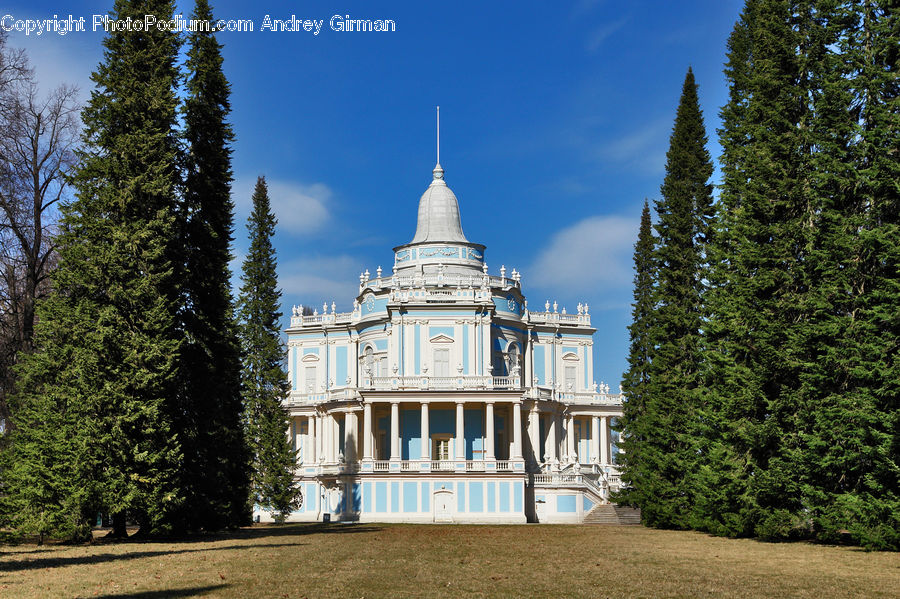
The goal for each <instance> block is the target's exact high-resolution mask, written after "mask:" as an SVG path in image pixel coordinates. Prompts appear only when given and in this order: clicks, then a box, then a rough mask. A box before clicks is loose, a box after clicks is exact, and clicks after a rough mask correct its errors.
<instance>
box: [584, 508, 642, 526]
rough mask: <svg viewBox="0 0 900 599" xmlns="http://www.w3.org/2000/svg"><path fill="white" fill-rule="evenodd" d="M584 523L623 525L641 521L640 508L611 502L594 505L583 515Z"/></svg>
mask: <svg viewBox="0 0 900 599" xmlns="http://www.w3.org/2000/svg"><path fill="white" fill-rule="evenodd" d="M583 523H584V524H610V525H615V526H623V525H630V524H640V523H641V510H639V509H635V508H632V507H624V506H618V505H614V504H611V503H601V504H599V505H595V506H594V508H593V509H592V510H591V511H590V512H588V514H587V516H585V517H584V521H583Z"/></svg>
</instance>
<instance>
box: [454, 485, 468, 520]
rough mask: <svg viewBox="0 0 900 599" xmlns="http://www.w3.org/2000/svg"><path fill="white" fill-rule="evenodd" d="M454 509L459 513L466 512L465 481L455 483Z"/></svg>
mask: <svg viewBox="0 0 900 599" xmlns="http://www.w3.org/2000/svg"><path fill="white" fill-rule="evenodd" d="M456 511H457V512H459V513H460V514H464V513H465V512H466V483H464V482H458V483H456Z"/></svg>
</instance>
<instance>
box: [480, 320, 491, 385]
mask: <svg viewBox="0 0 900 599" xmlns="http://www.w3.org/2000/svg"><path fill="white" fill-rule="evenodd" d="M481 332H482V343H483V344H484V374H486V375H491V374H492V373H491V361H492V360H491V359H492V358H493V355H494V350H493V348H492V347H491V321H490V318H489V317H488V316H485V317H484V320H482V322H481Z"/></svg>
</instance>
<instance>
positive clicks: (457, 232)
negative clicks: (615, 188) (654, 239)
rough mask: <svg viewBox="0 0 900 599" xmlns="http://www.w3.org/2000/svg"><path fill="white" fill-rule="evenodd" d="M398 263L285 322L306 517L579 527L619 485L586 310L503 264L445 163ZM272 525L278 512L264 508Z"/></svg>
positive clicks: (617, 409)
mask: <svg viewBox="0 0 900 599" xmlns="http://www.w3.org/2000/svg"><path fill="white" fill-rule="evenodd" d="M432 174H433V177H432V181H431V184H430V185H429V186H428V188H427V189H426V190H425V193H424V194H422V197H421V199H420V200H419V211H418V224H417V227H416V231H415V235H414V236H413V238H412V241H410V242H409V243H406V244H404V245H401V246H398V247H396V248H394V266H393V269H392V272H390V273H386V272H382V269H381V268H380V267H379V268H378V269H377V270H376V271H375V274H374V276H372V275H371V274H370V273H369V271H366V272H365V273H363V274H362V275H360V278H359V293H358V294H357V296H356V298H355V299H354V301H353V310H352V311H351V312H346V313H337V312H335V304H334V303H332V304H331V310H330V311H329V310H328V306H327V305H325V306H322V311H321V312H318V310H317V311H316V312H315V313H314V314H312V315H308V314H307V315H304V310H303V309H302V308H301V307H294V309H293V314H292V317H291V326H290V328H288V329H287V345H288V371H289V377H290V384H291V392H290V395H289V397H288V398H287V399H286V400H285V405H286V407H287V409H288V411H289V414H290V430H289V431H288V434H289V435H290V439H291V440H292V442H293V443H294V447H295V448H296V450H297V469H296V480H297V484H298V485H299V486H300V488H301V490H302V493H303V504H302V506H301V508H300V509H299V510H298V511H296V512H294V513H293V514H292V516H291V518H290V519H291V520H296V521H321V520H324V519H329V520H331V521H361V522H372V521H377V522H493V523H520V522H581V521H582V520H583V519H584V517H585V515H586V514H587V513H588V512H589V511H590V510H591V509H592V508H594V507H595V506H598V505H602V504H605V503H607V498H608V496H609V492H610V491H611V490H614V489H616V488H617V486H618V485H619V475H618V471H617V469H616V467H615V466H614V464H613V454H614V453H615V452H616V451H617V449H616V447H615V445H614V443H613V441H614V434H613V433H612V432H611V429H610V421H611V420H612V419H614V418H616V417H617V416H620V415H621V413H622V396H621V394H611V393H610V392H609V386H608V385H603V384H600V385H599V386H598V385H597V384H596V383H595V382H593V372H592V370H593V368H592V364H593V362H592V346H593V334H594V332H595V329H593V328H592V327H591V317H590V314H589V312H588V306H587V305H582V304H579V305H578V307H577V311H575V312H574V313H567V312H566V309H565V308H562V309H560V308H559V306H558V305H557V304H556V302H554V303H553V304H552V305H551V304H550V303H549V302H547V303H545V304H544V306H543V309H541V310H533V309H532V307H530V306H529V305H528V302H527V301H526V299H525V295H524V293H523V289H522V284H521V281H522V276H521V274H520V273H519V272H518V271H516V270H515V269H513V270H512V271H511V272H507V270H506V268H505V267H501V268H500V269H499V273H498V274H491V273H490V272H489V270H488V265H487V262H485V246H483V245H481V244H479V243H473V242H471V241H469V240H468V239H467V238H466V236H465V235H464V234H463V229H462V224H461V221H460V210H459V203H458V201H457V198H456V195H454V193H453V192H452V191H451V190H450V188H449V187H448V186H447V183H446V181H445V180H444V171H443V169H442V168H441V165H440V154H438V164H437V166H435V168H434V171H433V173H432ZM260 516H261V517H262V519H267V516H268V514H260Z"/></svg>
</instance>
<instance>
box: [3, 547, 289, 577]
mask: <svg viewBox="0 0 900 599" xmlns="http://www.w3.org/2000/svg"><path fill="white" fill-rule="evenodd" d="M302 545H305V543H266V544H264V545H228V546H226V547H204V548H202V549H172V550H168V551H166V550H163V551H133V552H130V553H97V554H95V555H73V556H68V557H40V558H38V559H21V560H16V561H4V562H2V563H0V573H2V572H22V571H24V570H40V569H41V568H60V567H66V566H82V565H85V564H88V565H89V564H104V563H106V562H119V561H129V560H134V559H143V558H145V557H159V556H162V555H179V554H185V553H203V552H206V551H233V550H235V549H257V548H272V547H300V546H302Z"/></svg>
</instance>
